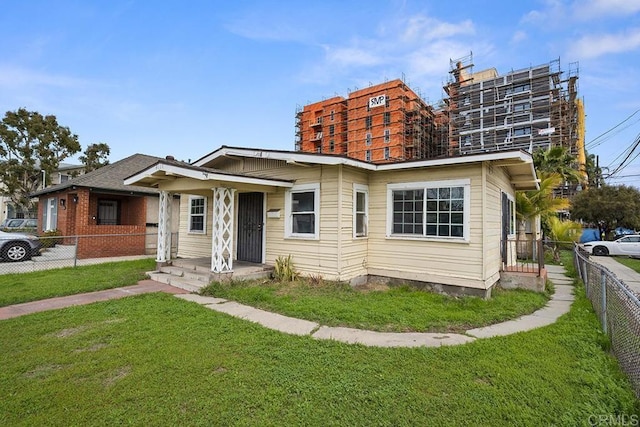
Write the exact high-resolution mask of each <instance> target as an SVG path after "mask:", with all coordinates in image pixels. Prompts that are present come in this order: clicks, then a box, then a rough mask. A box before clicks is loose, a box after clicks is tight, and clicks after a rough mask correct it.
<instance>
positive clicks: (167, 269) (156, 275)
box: [148, 257, 273, 292]
mask: <svg viewBox="0 0 640 427" xmlns="http://www.w3.org/2000/svg"><path fill="white" fill-rule="evenodd" d="M272 272H273V267H272V266H270V265H266V264H256V263H252V262H246V261H234V263H233V270H231V271H226V272H224V273H214V272H212V271H211V257H202V258H177V259H173V260H172V261H171V263H170V264H168V265H163V266H160V267H159V268H158V270H156V271H151V272H149V273H148V275H149V277H150V278H151V279H152V280H155V281H157V282H160V283H165V284H167V285H171V286H174V287H176V288H180V289H184V290H187V291H190V292H199V291H200V289H202V288H204V287H205V286H207V285H208V284H209V283H211V282H213V281H225V280H254V279H266V278H269V277H270V276H271V273H272Z"/></svg>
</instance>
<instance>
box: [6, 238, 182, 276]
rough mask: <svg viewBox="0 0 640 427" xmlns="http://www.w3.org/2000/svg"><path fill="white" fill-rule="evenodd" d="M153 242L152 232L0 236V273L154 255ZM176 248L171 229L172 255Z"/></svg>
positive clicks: (155, 240)
mask: <svg viewBox="0 0 640 427" xmlns="http://www.w3.org/2000/svg"><path fill="white" fill-rule="evenodd" d="M157 243H158V235H157V234H156V233H151V234H134V233H130V234H101V235H85V236H59V235H45V236H39V237H33V236H31V237H30V238H15V237H12V238H11V239H6V240H0V274H10V273H28V272H32V271H41V270H50V269H54V268H63V267H76V266H81V265H90V264H100V263H105V262H112V261H124V260H134V259H142V258H155V257H156V252H157ZM177 248H178V234H177V233H174V234H172V236H171V254H172V257H175V256H176V253H177Z"/></svg>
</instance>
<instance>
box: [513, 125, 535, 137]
mask: <svg viewBox="0 0 640 427" xmlns="http://www.w3.org/2000/svg"><path fill="white" fill-rule="evenodd" d="M524 135H531V128H530V127H524V128H515V129H514V130H513V136H524Z"/></svg>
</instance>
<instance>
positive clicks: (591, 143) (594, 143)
mask: <svg viewBox="0 0 640 427" xmlns="http://www.w3.org/2000/svg"><path fill="white" fill-rule="evenodd" d="M639 112H640V109H638V110H636V111H634V112H633V113H632V114H631V115H629V116H628V117H627V118H626V119H624V120H623V121H621V122H620V123H618V124H617V125H615V126H614V127H612V128H611V129H609V130H607V131H605V132H603V133H601V134H600V135H598V136H596V137H595V138H594V139H592V140H591V141H589V142H587V143H586V144H585V147H586V148H588V149H591V148H595V147H597V146H599V145H600V144H602V143H603V142H605V141H607V140H608V139H609V138H607V139H604V140H602V141H598V139H600V138H602V137H604V136H605V135H607V134H608V133H610V132H613V131H614V130H616V129H617V128H618V127H620V126H622V125H623V124H624V123H626V122H627V121H629V120H631V118H632V117H633V116H635V115H636V114H638V113H639ZM638 121H640V120H638ZM638 121H636V122H634V123H631V124H629V125H628V126H626V127H625V128H623V129H620V131H622V130H624V129H627V128H628V127H629V126H631V125H633V124H635V123H637V122H638ZM612 136H613V135H612Z"/></svg>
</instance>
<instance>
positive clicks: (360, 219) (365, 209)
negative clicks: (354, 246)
mask: <svg viewBox="0 0 640 427" xmlns="http://www.w3.org/2000/svg"><path fill="white" fill-rule="evenodd" d="M368 205H369V189H368V188H367V186H366V185H359V184H354V185H353V235H354V237H365V236H366V235H367V228H368V221H369V219H368V215H369V206H368Z"/></svg>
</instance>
